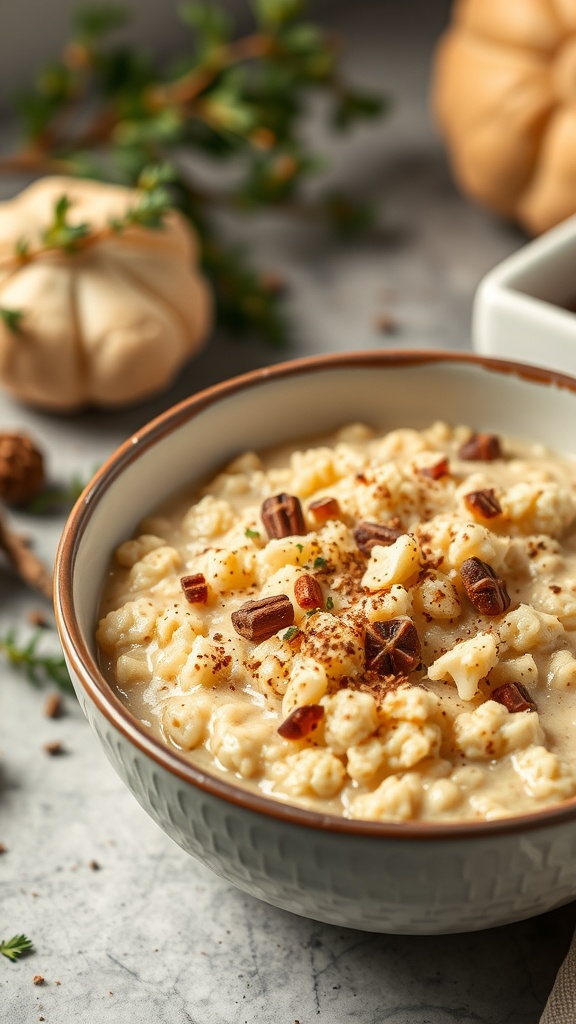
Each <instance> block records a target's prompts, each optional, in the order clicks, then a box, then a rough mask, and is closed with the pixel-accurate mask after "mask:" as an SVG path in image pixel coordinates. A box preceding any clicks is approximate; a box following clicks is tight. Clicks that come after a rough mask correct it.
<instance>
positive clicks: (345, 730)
mask: <svg viewBox="0 0 576 1024" xmlns="http://www.w3.org/2000/svg"><path fill="white" fill-rule="evenodd" d="M321 704H322V705H323V707H324V711H325V716H324V736H325V739H326V744H327V746H329V747H330V748H331V749H332V750H333V751H334V753H335V754H343V753H345V751H346V750H347V749H348V747H352V746H355V745H356V744H358V743H361V742H362V740H365V739H367V737H368V736H371V735H372V733H374V732H375V731H376V729H377V728H378V712H377V705H376V701H375V700H374V697H373V696H372V694H370V693H362V692H360V691H359V690H348V689H346V690H338V692H337V693H335V694H333V696H331V697H323V698H322V701H321Z"/></svg>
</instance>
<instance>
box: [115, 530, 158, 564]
mask: <svg viewBox="0 0 576 1024" xmlns="http://www.w3.org/2000/svg"><path fill="white" fill-rule="evenodd" d="M165 543H166V542H165V541H164V540H163V539H162V537H156V536H155V534H153V533H143V534H141V535H140V537H135V538H134V540H127V541H125V542H124V544H121V545H120V547H119V548H118V549H117V550H116V561H117V562H118V565H122V566H124V568H125V569H131V568H132V566H133V565H135V563H136V562H139V561H140V559H141V558H143V557H144V555H147V554H149V552H150V551H154V549H155V548H161V547H163V546H164V544H165Z"/></svg>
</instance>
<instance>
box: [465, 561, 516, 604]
mask: <svg viewBox="0 0 576 1024" xmlns="http://www.w3.org/2000/svg"><path fill="white" fill-rule="evenodd" d="M460 576H461V577H462V582H463V584H464V589H465V591H466V593H467V595H468V599H469V601H470V602H471V604H473V605H474V607H475V608H476V611H479V612H480V614H481V615H501V614H502V612H505V611H506V609H507V608H508V606H509V605H510V597H509V594H508V591H507V590H506V583H505V582H504V580H503V579H502V577H501V576H498V574H497V573H495V572H494V569H493V568H492V566H491V565H488V563H487V562H483V561H482V559H481V558H467V559H466V561H465V562H462V565H461V566H460Z"/></svg>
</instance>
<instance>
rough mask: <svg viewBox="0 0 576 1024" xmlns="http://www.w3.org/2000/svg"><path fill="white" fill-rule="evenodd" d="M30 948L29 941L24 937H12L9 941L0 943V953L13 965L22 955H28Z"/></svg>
mask: <svg viewBox="0 0 576 1024" xmlns="http://www.w3.org/2000/svg"><path fill="white" fill-rule="evenodd" d="M32 948H33V946H32V943H31V941H30V939H28V938H26V936H25V935H13V936H12V938H11V939H5V940H3V941H1V942H0V953H2V955H3V956H5V957H8V959H9V960H11V961H12V963H13V964H15V963H16V961H17V959H18V957H20V956H22V954H23V953H30V952H31V950H32Z"/></svg>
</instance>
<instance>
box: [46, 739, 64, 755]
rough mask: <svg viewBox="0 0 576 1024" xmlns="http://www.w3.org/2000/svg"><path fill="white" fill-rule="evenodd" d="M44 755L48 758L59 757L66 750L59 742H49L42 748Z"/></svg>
mask: <svg viewBox="0 0 576 1024" xmlns="http://www.w3.org/2000/svg"><path fill="white" fill-rule="evenodd" d="M42 750H43V751H44V753H45V754H48V755H49V757H59V756H60V754H65V753H66V750H65V748H64V746H63V744H62V743H61V741H60V740H50V742H49V743H45V744H44V745H43V747H42Z"/></svg>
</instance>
